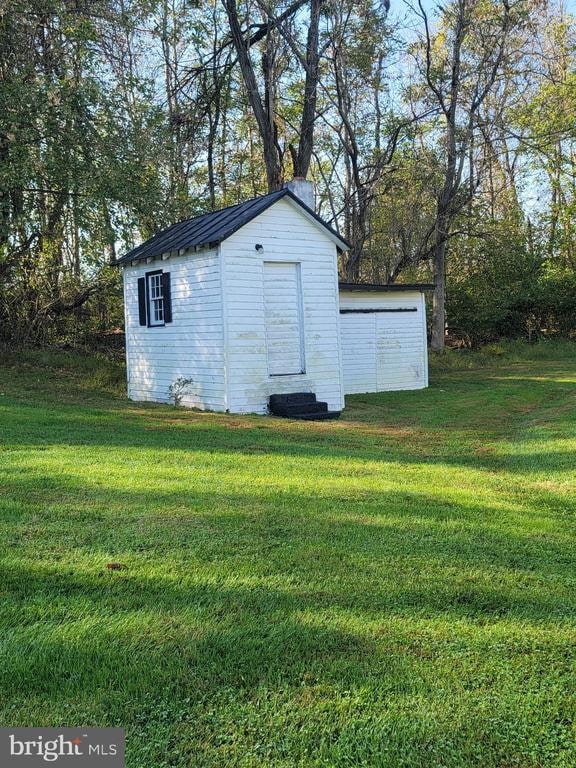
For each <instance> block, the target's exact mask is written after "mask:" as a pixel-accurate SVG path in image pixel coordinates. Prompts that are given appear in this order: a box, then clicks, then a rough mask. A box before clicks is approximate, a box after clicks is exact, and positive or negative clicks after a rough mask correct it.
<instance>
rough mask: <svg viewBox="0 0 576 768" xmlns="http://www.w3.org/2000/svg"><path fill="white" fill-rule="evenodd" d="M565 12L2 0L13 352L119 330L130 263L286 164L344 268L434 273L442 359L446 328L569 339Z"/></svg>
mask: <svg viewBox="0 0 576 768" xmlns="http://www.w3.org/2000/svg"><path fill="white" fill-rule="evenodd" d="M561 3H562V0H550V1H548V0H542V1H541V2H536V3H528V2H527V1H526V0H450V2H449V3H447V4H445V5H442V7H439V6H438V7H432V6H431V5H430V4H429V3H424V2H423V1H421V0H418V2H417V4H415V5H414V4H411V3H409V2H404V1H403V2H399V0H394V3H393V5H392V7H391V8H389V7H388V3H387V2H382V1H381V0H338V2H333V0H197V1H195V0H10V2H8V3H3V4H0V106H1V109H0V277H1V281H0V325H1V330H0V333H1V335H2V337H3V340H5V341H9V342H13V343H24V342H54V341H65V340H71V341H74V342H76V343H78V342H80V343H86V342H90V341H91V340H92V339H94V338H95V337H96V336H99V335H102V334H104V333H107V332H111V331H113V330H114V329H116V328H119V327H121V325H122V306H121V295H120V289H119V276H118V274H117V273H116V271H115V269H114V268H112V267H110V266H109V265H110V263H111V262H112V261H113V260H114V259H115V257H116V256H118V255H121V253H122V252H123V251H124V250H125V249H127V248H128V247H130V246H131V245H132V244H134V243H135V242H137V241H139V240H141V239H142V238H146V237H148V236H149V235H150V234H151V233H153V232H155V231H156V230H157V229H159V228H160V227H162V226H165V225H168V224H170V223H172V222H174V221H177V220H180V219H182V218H185V217H188V216H192V215H195V214H197V213H201V212H203V211H205V210H209V209H211V208H215V207H220V206H223V205H228V204H231V203H235V202H238V201H240V200H243V199H246V198H248V197H252V196H254V195H257V194H261V193H264V192H266V191H268V190H270V189H275V188H277V187H278V186H281V185H282V184H283V183H284V181H285V180H286V179H288V178H290V177H292V176H293V175H300V176H306V175H307V176H308V177H309V178H312V179H313V180H314V181H315V183H316V186H317V192H318V205H319V212H320V213H321V215H323V216H324V217H325V218H326V219H328V220H329V221H331V222H332V223H333V224H334V226H336V227H337V228H338V229H339V230H340V231H341V232H342V234H343V235H344V236H345V237H346V238H347V239H348V240H349V241H350V242H351V243H352V249H351V251H350V252H349V253H347V254H345V255H344V257H343V259H342V264H341V270H342V274H343V276H346V277H347V278H348V279H350V280H367V281H374V282H375V281H379V282H380V281H382V282H386V281H397V280H413V279H426V280H431V279H433V280H434V281H435V283H436V285H437V289H436V292H435V295H434V308H433V317H432V318H431V328H432V344H433V347H434V348H435V349H441V348H442V346H443V343H444V328H445V326H446V325H447V328H448V331H449V334H450V335H451V336H452V337H455V338H458V339H460V340H463V341H464V342H465V343H470V344H476V343H481V342H483V341H486V340H491V339H495V338H498V337H501V336H513V337H520V336H525V337H528V338H531V339H533V338H537V336H538V335H539V334H541V333H548V334H560V335H566V336H569V335H571V334H573V333H574V332H575V331H576V263H575V260H576V256H575V255H574V242H575V231H574V224H575V214H576V210H575V205H576V196H575V192H576V121H575V119H574V116H575V114H576V47H575V39H576V38H575V31H576V25H575V22H574V19H573V18H572V17H571V16H570V15H569V14H568V13H567V11H566V9H565V8H564V6H563V5H562V4H561ZM445 310H446V312H447V315H446V316H445Z"/></svg>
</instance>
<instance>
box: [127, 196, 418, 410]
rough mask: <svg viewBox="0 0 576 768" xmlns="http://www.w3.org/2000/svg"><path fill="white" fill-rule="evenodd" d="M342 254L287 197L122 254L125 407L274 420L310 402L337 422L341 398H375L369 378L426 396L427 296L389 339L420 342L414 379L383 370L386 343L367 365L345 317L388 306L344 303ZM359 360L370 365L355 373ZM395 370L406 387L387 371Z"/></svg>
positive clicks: (365, 350)
mask: <svg viewBox="0 0 576 768" xmlns="http://www.w3.org/2000/svg"><path fill="white" fill-rule="evenodd" d="M301 186H302V183H300V187H301ZM295 189H298V186H296V187H295ZM346 248H348V243H346V241H345V240H343V239H342V238H341V237H340V235H339V234H338V233H337V232H336V231H335V230H333V229H332V228H331V227H330V226H329V225H328V224H326V223H325V222H324V221H323V220H322V219H320V218H319V217H318V216H317V215H316V214H315V213H314V211H313V210H312V208H311V207H310V206H308V205H306V204H305V203H304V202H303V200H302V199H300V197H298V196H296V195H295V194H294V193H293V192H292V191H291V189H289V188H285V189H282V190H279V191H278V192H273V193H271V194H269V195H265V196H262V197H258V198H255V199H254V200H249V201H247V202H245V203H241V204H239V205H235V206H231V207H229V208H225V209H223V210H220V211H215V212H213V213H208V214H205V215H203V216H199V217H196V218H194V219H190V220H187V221H184V222H180V223H178V224H175V225H173V226H172V227H169V228H168V229H166V230H163V231H162V232H160V233H159V234H157V235H156V236H154V237H152V238H151V239H150V240H148V241H146V242H145V243H143V244H142V245H140V246H138V247H137V248H135V249H134V250H132V251H130V252H129V253H127V254H126V255H125V256H124V257H122V258H121V259H119V260H118V262H117V263H118V264H119V265H120V266H122V268H123V277H124V303H125V322H126V360H127V376H128V396H129V397H130V398H131V399H133V400H149V401H156V402H175V403H179V404H182V405H186V406H189V407H196V408H201V409H204V410H213V411H229V412H231V413H267V412H268V409H269V404H270V396H271V395H273V394H275V395H277V394H280V395H282V394H286V395H287V394H291V393H314V394H315V395H316V399H317V400H318V401H320V402H321V403H325V404H326V405H325V406H322V407H323V408H324V410H325V411H326V410H327V411H334V412H339V411H340V410H341V409H342V408H343V407H344V393H345V392H358V391H363V392H367V391H375V387H379V381H380V380H379V378H378V375H377V374H374V375H372V374H371V373H370V371H372V368H374V366H376V368H378V370H380V369H382V371H386V372H387V373H388V374H389V376H388V379H387V380H386V386H384V387H382V388H385V389H392V388H395V387H394V386H393V384H394V383H396V384H398V387H397V388H407V387H405V386H404V384H408V387H411V386H412V385H414V384H415V383H416V385H417V386H418V385H421V386H425V381H426V371H425V367H426V365H425V346H426V345H425V331H422V328H423V326H422V323H423V299H422V296H421V293H419V292H418V291H413V290H412V291H410V292H409V293H407V294H406V297H407V298H406V301H409V302H411V303H415V302H417V311H416V314H414V313H413V312H412V314H411V315H410V317H408V315H407V316H406V320H405V323H404V324H402V323H399V324H398V326H397V329H396V331H392V330H390V331H388V332H387V337H388V336H389V335H390V333H403V332H404V331H405V332H406V334H407V340H408V337H410V339H411V340H412V339H413V337H414V334H415V333H419V334H420V336H419V338H420V341H421V342H422V343H423V344H424V350H423V351H422V349H420V353H419V354H420V358H419V360H420V366H421V367H420V369H419V370H418V372H417V375H416V373H415V372H413V373H414V375H412V374H411V373H410V371H412V368H411V367H410V366H412V365H413V363H412V362H411V363H409V364H405V362H404V361H403V360H402V359H401V356H402V353H400V354H399V355H396V356H395V357H394V356H391V357H388V356H386V355H385V356H384V357H382V359H381V361H380V362H377V361H376V358H377V357H378V354H380V353H378V352H377V350H378V349H380V346H381V345H380V342H379V341H378V339H379V338H380V336H381V333H380V332H379V331H378V332H376V331H374V338H373V342H371V343H372V344H373V347H372V348H373V355H374V357H375V361H374V362H373V363H368V362H367V360H366V357H365V355H366V354H370V352H369V350H370V349H371V347H370V343H369V342H366V344H365V343H364V341H363V342H362V344H361V345H358V344H352V340H353V335H354V327H353V320H352V313H350V312H348V310H351V309H352V310H353V309H354V306H355V305H354V302H358V300H359V299H361V301H360V304H358V307H359V309H360V310H362V309H364V310H368V309H370V307H372V305H374V304H375V303H376V304H377V303H378V302H380V301H383V302H384V303H386V302H388V301H389V300H390V299H389V298H388V297H389V296H392V294H388V293H386V294H382V297H381V295H380V294H377V293H376V292H372V293H370V294H366V295H369V296H370V302H371V304H370V307H369V306H368V305H366V306H364V304H366V301H367V299H362V296H363V295H364V294H362V293H361V292H355V290H354V287H351V286H349V285H348V286H346V285H345V286H343V292H342V294H341V297H342V300H341V298H340V297H339V286H338V265H337V256H338V251H340V250H343V249H346ZM401 295H402V296H404V294H400V293H398V294H394V296H393V297H392V301H394V300H396V301H397V300H398V297H399V296H401ZM353 305H354V306H353ZM370 311H371V312H373V314H372V315H371V316H370V317H369V315H368V312H367V311H366V312H363V313H362V314H361V315H360V314H359V315H358V317H361V318H362V321H361V324H362V322H363V326H364V325H366V328H364V327H363V330H362V334H363V339H364V338H366V339H367V338H368V337H367V328H368V324H369V323H370V322H372V324H373V327H374V323H376V322H378V323H380V321H379V320H378V321H376V319H375V318H376V315H377V313H378V311H379V310H378V308H377V307H376V308H373V309H370ZM410 311H412V310H410ZM342 313H343V314H342ZM410 320H412V323H411V322H410ZM341 321H342V326H341ZM414 328H417V331H415V330H414ZM341 330H342V335H341ZM379 334H380V335H379ZM385 335H386V334H385ZM355 349H357V350H362V352H361V354H362V356H363V357H362V358H361V359H360V358H358V361H356V362H354V354H355V353H354V350H355ZM402 349H403V350H406V351H408V349H409V346H408V345H407V344H406V345H404V346H403V348H402ZM410 349H411V347H410ZM343 352H344V357H343ZM410 354H412V352H410ZM378 359H380V358H378ZM390 363H391V364H392V365H398V366H399V367H398V371H402V373H401V375H400V373H399V374H397V375H396V374H392V373H391V372H390V371H389V365H390ZM371 366H372V367H371ZM354 370H358V383H357V385H355V384H354V382H353V379H354V376H355V374H354ZM381 381H382V382H384V379H381ZM360 382H361V383H360ZM310 410H316V409H315V408H312V407H310Z"/></svg>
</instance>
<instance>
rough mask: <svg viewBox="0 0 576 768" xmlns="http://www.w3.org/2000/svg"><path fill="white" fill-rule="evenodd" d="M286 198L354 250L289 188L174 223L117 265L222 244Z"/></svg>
mask: <svg viewBox="0 0 576 768" xmlns="http://www.w3.org/2000/svg"><path fill="white" fill-rule="evenodd" d="M284 197H286V198H288V199H290V200H291V201H292V202H295V203H297V204H298V205H299V206H300V207H301V208H302V209H303V211H304V213H306V214H307V215H308V216H309V217H312V218H313V219H314V220H315V221H316V222H317V223H318V224H320V225H321V226H322V227H323V228H324V229H325V230H327V232H328V233H329V234H330V235H331V237H332V239H333V240H335V241H336V244H337V246H338V247H339V248H340V249H341V250H346V249H347V248H349V247H350V245H349V243H347V242H346V240H344V238H342V237H341V236H340V235H339V234H338V232H336V230H335V229H332V227H331V226H330V225H329V224H327V223H326V222H325V221H324V220H323V219H321V218H320V216H318V214H317V213H315V212H314V211H313V210H312V209H310V208H308V206H307V205H306V204H305V203H303V202H302V200H300V198H298V197H296V195H295V194H294V193H293V192H291V191H290V190H289V189H288V188H287V187H285V188H284V189H280V190H278V191H277V192H271V193H270V194H268V195H263V196H262V197H256V198H254V199H253V200H247V201H246V202H245V203H239V204H238V205H231V206H229V207H228V208H222V209H221V210H219V211H213V212H211V213H205V214H203V215H202V216H196V217H195V218H193V219H186V221H180V222H178V224H173V225H172V226H171V227H168V228H167V229H163V230H162V231H161V232H158V234H156V235H154V237H151V238H150V239H149V240H146V242H144V243H142V244H141V245H139V246H138V247H137V248H133V249H132V250H131V251H128V253H126V254H125V255H124V256H121V257H120V258H119V259H117V260H116V262H115V264H125V263H126V262H130V261H139V260H142V259H147V258H154V257H155V256H161V255H162V254H163V253H170V252H171V251H179V250H180V249H186V248H202V247H210V246H214V245H218V244H219V243H221V242H222V241H224V240H226V239H227V238H228V237H230V236H231V235H233V234H234V232H237V231H238V230H239V229H240V228H241V227H243V226H244V225H245V224H248V222H250V221H252V219H254V218H255V217H256V216H258V215H259V214H260V213H263V211H265V210H266V209H267V208H269V207H270V206H271V205H273V204H274V203H275V202H277V201H278V200H281V199H282V198H284Z"/></svg>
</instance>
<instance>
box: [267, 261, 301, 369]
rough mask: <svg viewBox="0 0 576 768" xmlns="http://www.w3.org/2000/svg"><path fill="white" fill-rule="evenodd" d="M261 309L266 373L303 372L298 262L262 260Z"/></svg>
mask: <svg viewBox="0 0 576 768" xmlns="http://www.w3.org/2000/svg"><path fill="white" fill-rule="evenodd" d="M264 313H265V318H266V348H267V354H268V374H269V375H270V376H288V375H290V374H298V373H304V372H305V362H304V329H303V322H302V314H303V313H302V281H301V276H300V264H298V263H295V262H280V261H265V262H264Z"/></svg>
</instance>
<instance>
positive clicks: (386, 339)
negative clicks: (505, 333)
mask: <svg viewBox="0 0 576 768" xmlns="http://www.w3.org/2000/svg"><path fill="white" fill-rule="evenodd" d="M340 308H341V309H345V310H356V311H355V312H347V313H343V314H341V315H340V327H341V333H342V372H343V383H344V391H345V393H346V394H352V393H362V392H384V391H389V390H401V389H421V388H423V387H426V386H427V385H428V352H427V343H426V317H425V305H424V297H423V295H422V294H420V293H418V292H416V291H401V292H398V293H390V292H382V293H373V292H370V291H341V293H340ZM383 309H384V310H386V309H388V310H396V311H393V312H360V311H358V310H383ZM397 310H415V311H397Z"/></svg>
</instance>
